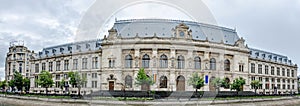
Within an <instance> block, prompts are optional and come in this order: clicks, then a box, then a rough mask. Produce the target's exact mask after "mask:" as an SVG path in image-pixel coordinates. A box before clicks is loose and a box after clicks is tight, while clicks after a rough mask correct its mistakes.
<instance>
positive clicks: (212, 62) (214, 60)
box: [209, 58, 216, 70]
mask: <svg viewBox="0 0 300 106" xmlns="http://www.w3.org/2000/svg"><path fill="white" fill-rule="evenodd" d="M209 63H210V69H211V70H216V59H215V58H211V59H210V61H209Z"/></svg>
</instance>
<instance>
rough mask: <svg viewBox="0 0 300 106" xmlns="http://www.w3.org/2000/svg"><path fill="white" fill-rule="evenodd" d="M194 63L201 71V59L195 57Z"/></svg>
mask: <svg viewBox="0 0 300 106" xmlns="http://www.w3.org/2000/svg"><path fill="white" fill-rule="evenodd" d="M194 62H195V69H201V58H200V57H195V59H194Z"/></svg>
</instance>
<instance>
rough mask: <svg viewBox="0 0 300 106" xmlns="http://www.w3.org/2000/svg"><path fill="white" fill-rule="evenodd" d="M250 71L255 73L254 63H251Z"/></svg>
mask: <svg viewBox="0 0 300 106" xmlns="http://www.w3.org/2000/svg"><path fill="white" fill-rule="evenodd" d="M251 73H255V64H254V63H251Z"/></svg>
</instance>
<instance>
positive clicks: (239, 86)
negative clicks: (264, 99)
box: [231, 77, 246, 91]
mask: <svg viewBox="0 0 300 106" xmlns="http://www.w3.org/2000/svg"><path fill="white" fill-rule="evenodd" d="M245 84H246V81H245V79H243V78H242V77H240V78H236V79H235V80H234V81H233V83H232V84H231V90H236V91H242V90H243V85H245Z"/></svg>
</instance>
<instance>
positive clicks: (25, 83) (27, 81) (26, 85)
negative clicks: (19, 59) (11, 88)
mask: <svg viewBox="0 0 300 106" xmlns="http://www.w3.org/2000/svg"><path fill="white" fill-rule="evenodd" d="M23 85H24V88H25V91H26V92H28V91H29V89H30V80H29V79H28V78H24V79H23Z"/></svg>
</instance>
